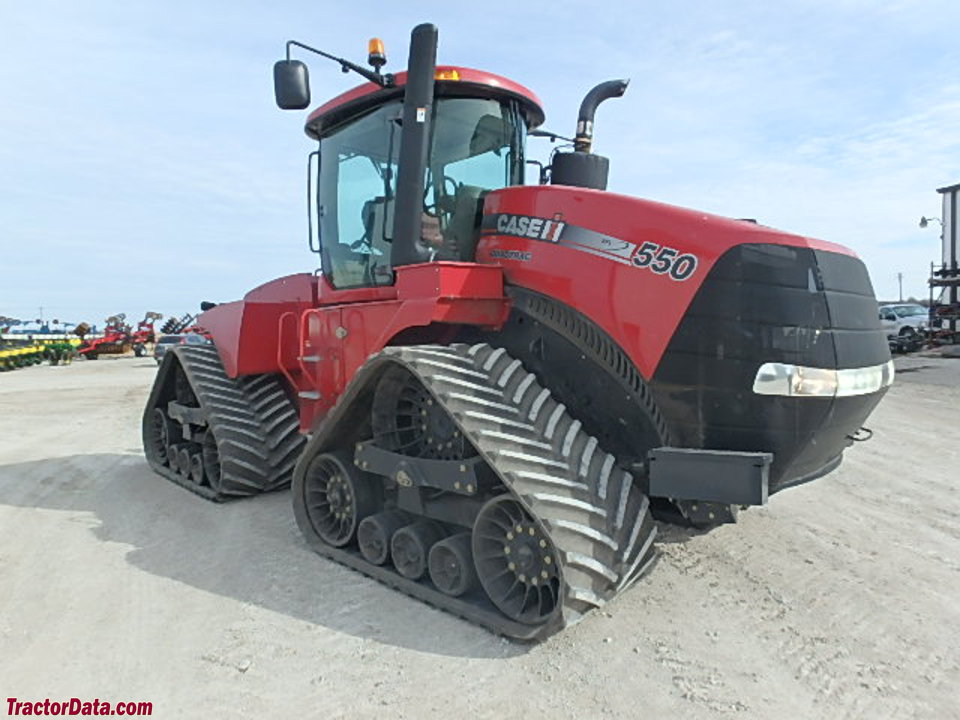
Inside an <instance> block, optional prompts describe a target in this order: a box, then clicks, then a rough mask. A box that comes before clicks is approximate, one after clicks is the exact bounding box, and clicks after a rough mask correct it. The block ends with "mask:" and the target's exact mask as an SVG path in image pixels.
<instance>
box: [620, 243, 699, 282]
mask: <svg viewBox="0 0 960 720" xmlns="http://www.w3.org/2000/svg"><path fill="white" fill-rule="evenodd" d="M630 261H631V262H632V263H633V264H634V265H635V266H636V267H640V268H649V269H650V271H651V272H654V273H656V274H657V275H669V276H670V277H671V278H673V279H674V280H686V279H687V278H689V277H690V276H691V275H693V272H694V270H696V269H697V256H696V255H690V254H683V255H681V254H680V251H679V250H674V249H673V248H670V247H667V246H666V245H658V244H657V243H655V242H645V243H643V245H641V246H640V247H639V248H637V252H635V253H634V255H633V257H632V258H631V259H630Z"/></svg>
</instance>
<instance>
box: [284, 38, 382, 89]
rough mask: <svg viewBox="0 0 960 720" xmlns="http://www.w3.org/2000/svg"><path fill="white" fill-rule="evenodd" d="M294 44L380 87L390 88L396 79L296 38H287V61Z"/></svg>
mask: <svg viewBox="0 0 960 720" xmlns="http://www.w3.org/2000/svg"><path fill="white" fill-rule="evenodd" d="M294 45H295V46H296V47H298V48H302V49H303V50H308V51H310V52H312V53H316V54H317V55H320V56H321V57H325V58H327V59H328V60H333V61H334V62H336V63H339V64H340V69H341V70H343V72H350V71H351V70H352V71H353V72H355V73H357V74H358V75H362V76H363V77H365V78H366V79H367V80H369V81H370V82H372V83H376V84H377V85H379V86H380V87H386V88H390V87H393V86H394V85H396V80H395V79H394V77H393V73H384V74H380V73H379V72H374V71H373V70H367V69H366V68H364V67H360V66H359V65H357V64H355V63H352V62H350V61H349V60H347V59H345V58H339V57H337V56H336V55H331V54H330V53H325V52H324V51H323V50H317V48H314V47H310V46H309V45H304V44H303V43H301V42H297V41H296V40H287V61H288V62H289V61H290V48H291V47H292V46H294Z"/></svg>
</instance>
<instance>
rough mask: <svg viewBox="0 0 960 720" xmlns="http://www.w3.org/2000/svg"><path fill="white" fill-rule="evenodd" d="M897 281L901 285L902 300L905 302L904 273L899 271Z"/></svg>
mask: <svg viewBox="0 0 960 720" xmlns="http://www.w3.org/2000/svg"><path fill="white" fill-rule="evenodd" d="M897 283H898V284H899V285H900V302H903V273H902V272H898V273H897Z"/></svg>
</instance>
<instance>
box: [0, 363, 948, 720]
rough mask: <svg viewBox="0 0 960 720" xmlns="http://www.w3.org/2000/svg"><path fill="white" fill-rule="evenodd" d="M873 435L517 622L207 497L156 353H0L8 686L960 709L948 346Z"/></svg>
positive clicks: (848, 710)
mask: <svg viewBox="0 0 960 720" xmlns="http://www.w3.org/2000/svg"><path fill="white" fill-rule="evenodd" d="M898 365H899V366H900V369H901V372H900V373H899V375H898V378H897V382H896V384H895V385H894V387H893V388H892V389H891V391H890V392H889V394H888V396H887V398H886V399H885V400H884V402H883V403H882V404H881V406H880V408H879V410H878V411H877V412H876V413H875V414H874V416H873V417H872V418H871V419H870V421H869V423H868V424H869V425H870V427H872V429H873V430H874V432H875V434H874V437H873V439H872V440H871V441H870V442H867V443H861V444H858V445H856V446H855V447H853V448H851V449H850V450H849V451H848V453H847V456H846V460H845V462H844V464H843V466H842V467H841V468H840V470H838V471H837V472H835V473H833V474H832V475H830V476H828V477H826V478H823V479H821V480H819V481H817V482H815V483H811V484H809V485H806V486H802V487H799V488H795V489H793V490H790V491H787V492H784V493H782V494H779V495H776V496H775V497H773V498H772V499H771V501H770V503H769V504H768V505H767V506H765V507H763V508H754V509H751V510H750V511H748V512H745V513H743V514H742V515H741V520H740V522H739V523H738V524H737V525H736V526H727V527H723V528H720V529H718V530H716V531H714V532H711V533H709V534H705V535H697V534H694V533H690V532H686V531H680V530H677V529H669V528H667V529H664V531H663V532H662V535H661V542H660V550H661V560H660V562H659V564H658V566H657V567H656V568H655V569H654V571H653V573H652V574H651V575H649V576H648V577H647V578H645V579H644V580H642V581H641V582H640V583H639V584H638V585H637V586H636V587H634V588H633V589H632V590H630V591H629V592H628V593H626V594H625V595H624V596H623V597H621V598H619V599H618V600H617V601H616V602H615V603H613V604H611V605H609V606H608V607H607V608H606V612H603V613H601V614H595V615H594V616H592V617H590V618H589V619H587V620H585V621H584V622H582V623H580V624H579V625H577V626H575V627H573V628H572V629H570V630H568V631H566V632H565V633H563V634H562V635H561V636H559V637H555V638H553V639H551V640H549V641H548V642H546V643H543V644H541V645H533V646H530V645H517V644H513V643H510V642H507V641H505V640H503V639H501V638H499V637H495V636H494V635H491V634H490V633H488V632H486V631H485V630H481V629H478V628H476V627H472V626H470V625H468V624H467V623H465V622H463V621H461V620H459V619H457V618H454V617H451V616H449V615H446V614H444V613H442V612H440V611H437V610H434V609H432V608H430V607H428V606H425V605H423V604H421V603H419V602H417V601H415V600H411V599H409V598H407V597H405V596H402V595H399V594H396V593H394V592H393V591H390V590H388V589H386V588H384V587H382V586H380V585H379V584H377V583H376V582H374V581H372V580H368V579H366V578H365V577H363V576H361V575H359V574H357V573H354V572H352V571H350V570H348V569H345V568H343V567H341V566H338V565H336V564H334V563H332V562H330V561H327V560H325V559H322V558H320V557H319V556H317V555H315V554H314V553H312V552H310V551H309V550H307V548H306V546H305V544H304V542H303V540H302V539H301V536H300V533H299V531H298V530H297V528H296V525H295V523H294V519H293V514H292V511H291V507H290V496H289V492H288V491H287V492H280V493H275V494H272V495H268V496H265V497H260V498H255V499H251V500H243V501H240V502H234V503H229V504H226V505H220V506H218V505H213V504H211V503H208V502H205V501H203V500H201V499H199V498H197V497H195V496H193V495H191V494H190V493H188V492H186V491H184V490H182V489H180V488H178V487H175V486H174V485H172V484H171V483H169V482H167V481H165V480H163V479H161V478H159V477H157V476H154V475H153V474H152V473H151V472H150V471H149V470H148V468H147V465H146V462H145V461H144V459H143V456H142V453H141V449H140V429H139V426H140V414H141V411H142V408H143V405H144V402H145V399H146V396H147V392H148V389H149V387H150V384H151V382H152V380H153V376H154V374H155V365H154V363H153V361H152V360H149V359H134V358H118V359H110V358H103V359H101V360H98V361H97V362H78V363H75V364H74V365H72V366H69V367H48V366H38V367H33V368H27V369H23V370H18V371H16V372H12V373H6V374H4V375H0V529H2V534H0V538H2V542H0V702H3V703H4V707H3V710H4V711H6V709H7V708H6V702H5V699H6V698H10V697H17V698H19V699H21V700H23V699H26V700H43V699H44V698H47V697H49V698H51V699H54V700H56V699H68V698H70V697H79V698H82V699H88V700H92V699H93V698H99V699H101V700H104V699H106V700H113V701H119V700H135V701H149V702H152V703H153V708H154V716H155V717H163V718H167V717H170V718H175V717H199V716H201V715H202V716H204V717H212V718H217V717H231V718H234V717H249V718H266V717H281V716H291V717H293V716H297V717H301V716H303V717H324V718H327V717H329V718H334V717H349V718H354V717H359V718H374V717H375V718H394V717H398V718H432V717H443V718H449V717H465V716H472V717H498V718H499V717H503V718H506V717H518V716H522V717H530V716H531V713H536V715H537V716H540V715H543V716H546V717H553V718H574V717H576V718H595V717H625V718H626V717H629V718H633V717H657V718H721V717H723V718H726V717H738V718H872V719H879V718H898V719H899V718H912V717H917V718H921V717H922V718H951V717H960V709H958V702H960V651H958V647H957V640H958V635H957V633H958V631H960V497H958V493H957V478H958V473H957V468H958V467H960V431H958V419H960V360H947V359H942V358H923V357H916V356H914V357H909V358H902V359H899V360H898Z"/></svg>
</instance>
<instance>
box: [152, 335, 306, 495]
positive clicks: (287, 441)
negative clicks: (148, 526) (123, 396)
mask: <svg viewBox="0 0 960 720" xmlns="http://www.w3.org/2000/svg"><path fill="white" fill-rule="evenodd" d="M181 372H182V373H183V375H184V376H185V377H186V379H187V381H188V382H189V385H190V390H191V391H192V393H193V395H194V398H195V402H196V406H197V407H200V408H201V409H202V411H203V415H204V417H205V419H206V422H207V427H208V429H209V430H210V431H212V432H213V436H214V439H215V441H216V445H217V453H218V455H219V460H220V470H221V483H220V487H219V488H218V489H213V488H211V487H208V486H206V485H202V486H201V485H196V484H195V483H193V482H191V481H189V480H188V479H187V478H185V477H183V476H182V475H180V474H179V473H177V472H175V471H174V470H173V469H171V468H170V467H168V466H167V465H164V464H162V463H161V462H160V461H159V460H158V458H157V457H156V455H155V453H154V452H153V450H152V443H151V442H150V433H151V432H152V413H153V410H154V409H155V408H156V407H158V406H160V407H164V408H166V403H168V402H169V401H170V400H173V399H175V392H176V391H175V383H176V376H177V373H181ZM143 443H144V450H145V454H146V456H147V461H148V462H149V463H150V466H151V468H153V470H154V471H156V472H157V473H159V474H160V475H163V476H164V477H166V478H167V479H169V480H172V481H173V482H175V483H177V484H178V485H181V486H183V487H185V488H187V489H188V490H190V491H191V492H194V493H197V494H198V495H201V496H202V497H205V498H207V499H208V500H215V501H220V500H225V499H227V498H230V497H242V496H246V495H255V494H258V493H261V492H266V491H270V490H276V489H279V488H283V487H286V486H288V485H289V484H290V481H291V478H292V476H293V468H294V466H295V465H296V462H297V458H298V457H299V455H300V452H301V450H302V449H303V444H304V437H303V436H302V435H301V434H300V432H299V418H298V416H297V412H296V408H295V407H294V405H293V403H291V402H290V400H289V398H288V397H287V395H286V393H285V392H284V389H283V386H282V385H281V384H280V381H279V378H278V377H277V376H276V375H251V376H247V377H240V378H229V377H227V375H226V372H225V371H224V369H223V363H222V362H221V360H220V355H219V353H218V352H217V350H216V348H215V347H214V346H212V345H210V346H196V345H191V346H179V347H175V348H173V349H171V350H169V351H168V352H167V353H166V354H165V355H164V358H163V361H162V363H161V365H160V368H159V369H158V371H157V379H156V381H155V382H154V386H153V390H152V391H151V393H150V398H149V400H148V401H147V406H146V409H145V411H144V415H143Z"/></svg>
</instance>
